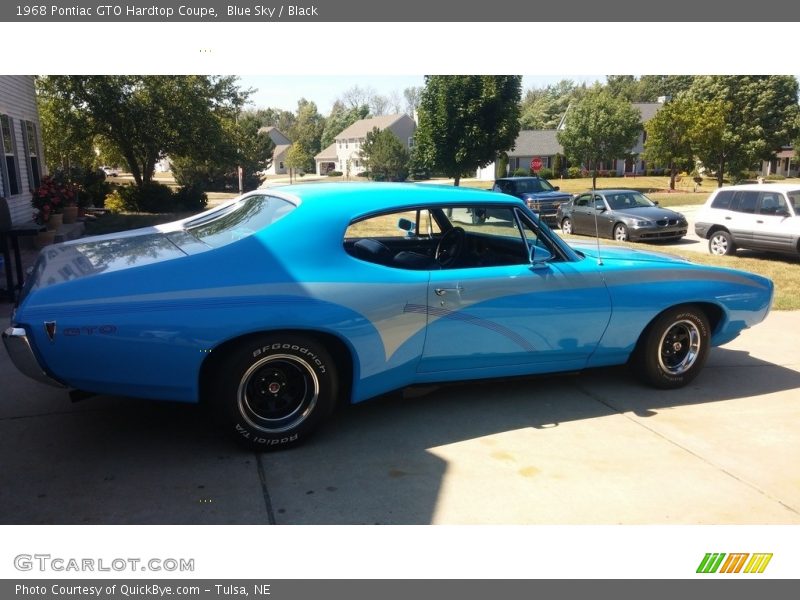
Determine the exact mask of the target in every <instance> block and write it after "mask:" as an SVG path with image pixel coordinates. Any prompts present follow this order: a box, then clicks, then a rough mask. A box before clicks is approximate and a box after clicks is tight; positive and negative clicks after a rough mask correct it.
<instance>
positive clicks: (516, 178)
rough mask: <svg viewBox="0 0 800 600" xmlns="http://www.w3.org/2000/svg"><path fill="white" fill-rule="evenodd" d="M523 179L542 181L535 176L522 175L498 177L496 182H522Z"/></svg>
mask: <svg viewBox="0 0 800 600" xmlns="http://www.w3.org/2000/svg"><path fill="white" fill-rule="evenodd" d="M523 179H536V180H537V181H538V180H541V179H542V178H541V177H537V176H535V175H521V176H519V177H498V178H497V179H496V180H495V181H521V180H523Z"/></svg>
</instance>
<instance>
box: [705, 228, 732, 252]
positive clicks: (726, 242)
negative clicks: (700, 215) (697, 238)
mask: <svg viewBox="0 0 800 600" xmlns="http://www.w3.org/2000/svg"><path fill="white" fill-rule="evenodd" d="M708 251H709V252H710V253H711V254H713V255H714V256H725V255H727V254H733V253H734V252H736V244H734V243H733V237H731V234H730V233H728V232H727V231H725V230H724V229H720V230H719V231H715V232H714V233H712V234H711V237H709V238H708Z"/></svg>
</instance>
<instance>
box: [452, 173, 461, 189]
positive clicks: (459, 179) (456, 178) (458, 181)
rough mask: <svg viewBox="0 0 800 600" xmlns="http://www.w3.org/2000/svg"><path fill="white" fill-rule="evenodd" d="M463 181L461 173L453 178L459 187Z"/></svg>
mask: <svg viewBox="0 0 800 600" xmlns="http://www.w3.org/2000/svg"><path fill="white" fill-rule="evenodd" d="M460 182H461V175H456V176H455V177H454V178H453V186H455V187H458V184H459V183H460Z"/></svg>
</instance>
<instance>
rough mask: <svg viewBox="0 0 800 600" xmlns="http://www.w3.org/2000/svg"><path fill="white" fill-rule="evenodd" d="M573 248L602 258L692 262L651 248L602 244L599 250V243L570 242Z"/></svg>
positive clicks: (586, 254) (595, 257) (589, 255)
mask: <svg viewBox="0 0 800 600" xmlns="http://www.w3.org/2000/svg"><path fill="white" fill-rule="evenodd" d="M570 246H571V247H572V249H573V250H575V251H576V252H579V253H581V254H583V255H585V256H588V257H589V258H594V259H597V258H598V257H599V258H601V259H602V260H604V261H606V260H620V261H622V260H624V261H637V262H683V263H686V262H690V261H689V260H687V259H685V258H683V257H682V256H677V255H675V254H667V253H666V252H652V251H650V250H638V249H636V248H626V247H623V246H600V250H599V252H598V248H597V244H570Z"/></svg>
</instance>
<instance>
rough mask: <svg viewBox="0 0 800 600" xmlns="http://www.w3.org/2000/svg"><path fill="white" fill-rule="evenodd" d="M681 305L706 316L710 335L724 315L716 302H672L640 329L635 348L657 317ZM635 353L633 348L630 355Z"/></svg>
mask: <svg viewBox="0 0 800 600" xmlns="http://www.w3.org/2000/svg"><path fill="white" fill-rule="evenodd" d="M681 307H683V308H689V307H694V308H698V309H700V310H701V311H703V314H705V316H706V318H707V319H708V330H709V333H710V334H711V335H713V334H714V332H715V331H716V330H717V327H719V324H720V323H721V322H722V318H723V315H724V313H723V312H722V309H721V308H720V307H719V306H717V305H716V304H712V303H711V302H686V303H684V304H674V305H673V306H668V307H667V308H665V309H664V310H662V311H661V312H660V313H658V314H657V315H655V316H654V317H653V318H652V319H650V322H649V323H648V324H647V327H645V328H644V329H643V330H642V333H641V334H640V335H639V339H638V340H636V349H638V348H639V347H640V346H641V344H642V340H643V339H644V338H645V336H647V333H648V332H649V331H650V327H652V325H653V323H654V322H655V320H656V319H658V318H659V317H660V316H661V315H663V314H664V313H665V312H667V311H668V310H672V309H675V308H681ZM635 354H636V351H635V350H634V352H633V353H632V354H631V357H633V355H635Z"/></svg>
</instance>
